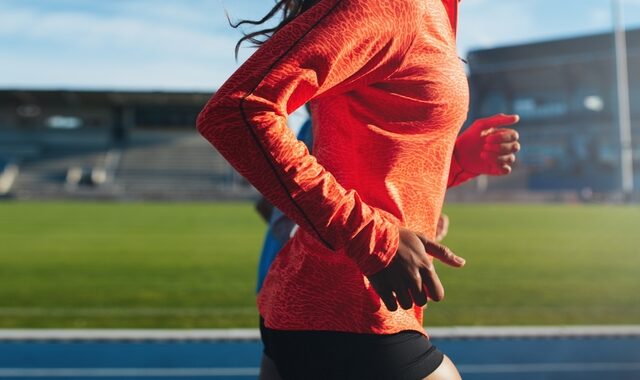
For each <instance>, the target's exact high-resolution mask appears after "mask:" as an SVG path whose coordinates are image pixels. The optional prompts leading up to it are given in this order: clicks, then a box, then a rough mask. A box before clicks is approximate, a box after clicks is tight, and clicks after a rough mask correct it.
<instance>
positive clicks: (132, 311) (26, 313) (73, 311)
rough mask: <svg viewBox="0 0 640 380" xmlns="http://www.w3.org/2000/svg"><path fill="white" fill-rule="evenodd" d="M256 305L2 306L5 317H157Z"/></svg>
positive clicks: (242, 310) (249, 309)
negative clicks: (182, 306)
mask: <svg viewBox="0 0 640 380" xmlns="http://www.w3.org/2000/svg"><path fill="white" fill-rule="evenodd" d="M257 313H258V312H257V310H256V308H255V307H254V306H239V307H228V308H227V307H202V308H197V307H195V308H194V307H192V308H188V307H187V308H178V307H175V308H171V307H51V308H47V307H0V316H3V317H39V316H48V317H105V316H109V317H156V316H193V317H197V316H217V315H233V314H242V315H249V314H252V315H256V318H257V315H258V314H257Z"/></svg>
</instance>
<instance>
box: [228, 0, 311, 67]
mask: <svg viewBox="0 0 640 380" xmlns="http://www.w3.org/2000/svg"><path fill="white" fill-rule="evenodd" d="M318 1H320V0H276V5H275V6H274V7H273V8H271V10H270V11H269V13H267V15H266V16H264V17H263V18H261V19H260V20H242V21H240V22H238V23H236V24H234V23H233V22H231V20H230V19H229V24H230V25H231V26H232V27H233V28H237V27H239V26H241V25H262V24H264V23H265V22H267V21H269V20H271V19H272V18H274V17H275V16H276V15H277V14H278V13H280V14H281V18H282V21H280V23H279V24H278V25H276V26H274V27H273V28H267V29H262V30H258V31H255V32H251V33H245V35H244V37H242V38H241V39H240V41H238V43H237V44H236V50H235V53H236V59H237V58H238V52H239V51H240V46H241V45H242V43H243V42H245V41H249V42H251V43H252V44H253V46H260V45H262V44H263V43H265V42H266V41H267V40H268V39H269V37H271V36H272V35H273V34H274V33H275V32H277V31H278V30H280V29H281V28H282V27H283V26H285V25H287V24H288V23H289V22H290V21H291V20H293V19H294V18H296V17H297V16H299V15H300V14H302V13H303V12H305V11H306V10H307V9H309V8H311V7H312V6H314V5H315V4H316V3H317V2H318ZM227 18H229V15H227Z"/></svg>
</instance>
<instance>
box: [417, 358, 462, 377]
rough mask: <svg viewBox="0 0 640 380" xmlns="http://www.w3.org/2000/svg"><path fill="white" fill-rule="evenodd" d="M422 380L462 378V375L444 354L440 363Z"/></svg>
mask: <svg viewBox="0 0 640 380" xmlns="http://www.w3.org/2000/svg"><path fill="white" fill-rule="evenodd" d="M423 380H462V377H461V376H460V373H459V372H458V369H457V368H456V366H455V364H453V362H452V361H451V359H449V357H448V356H447V355H445V356H444V360H443V361H442V364H440V366H439V367H438V368H437V369H436V370H435V371H434V372H433V373H432V374H430V375H429V376H427V377H425V378H424V379H423Z"/></svg>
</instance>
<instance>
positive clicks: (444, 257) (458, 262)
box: [416, 234, 466, 267]
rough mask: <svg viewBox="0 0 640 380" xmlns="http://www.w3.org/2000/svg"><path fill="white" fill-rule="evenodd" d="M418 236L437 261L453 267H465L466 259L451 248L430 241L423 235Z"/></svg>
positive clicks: (428, 252)
mask: <svg viewBox="0 0 640 380" xmlns="http://www.w3.org/2000/svg"><path fill="white" fill-rule="evenodd" d="M416 235H417V236H418V238H419V239H420V241H421V242H422V244H423V245H424V249H425V250H426V251H427V254H428V255H429V256H433V257H435V258H436V259H438V260H440V261H442V262H443V263H445V264H447V265H450V266H453V267H462V266H464V264H465V262H466V261H465V259H463V258H462V257H460V256H457V255H456V254H455V253H453V252H452V251H451V250H450V249H449V248H447V247H445V246H444V245H442V244H439V243H436V242H433V241H431V240H429V239H428V238H427V237H426V236H424V235H423V234H416Z"/></svg>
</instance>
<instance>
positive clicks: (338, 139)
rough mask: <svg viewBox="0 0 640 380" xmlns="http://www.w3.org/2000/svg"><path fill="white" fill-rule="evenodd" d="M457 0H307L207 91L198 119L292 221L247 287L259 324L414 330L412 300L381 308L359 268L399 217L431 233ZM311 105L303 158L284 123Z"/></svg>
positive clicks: (442, 176) (460, 109)
mask: <svg viewBox="0 0 640 380" xmlns="http://www.w3.org/2000/svg"><path fill="white" fill-rule="evenodd" d="M456 19H457V0H320V1H319V3H318V4H317V5H315V6H314V7H312V8H311V9H310V10H308V11H307V12H305V13H303V14H302V15H300V16H298V17H297V18H296V19H295V20H294V21H293V22H291V23H290V24H288V25H287V26H286V27H284V28H283V29H281V30H280V31H279V32H278V33H276V34H275V35H274V36H273V37H272V38H271V39H269V41H268V42H267V43H266V44H264V45H263V46H262V47H261V48H260V49H259V50H258V51H257V52H256V53H255V54H254V55H253V56H252V57H251V58H250V59H249V60H248V61H247V62H246V63H245V64H244V65H243V66H242V67H241V68H240V69H239V70H238V71H236V73H235V74H234V75H233V76H232V77H231V78H230V79H229V80H228V81H227V82H226V83H225V84H224V85H223V86H222V88H220V89H219V91H218V92H217V93H216V94H215V96H213V98H212V99H211V100H210V101H209V103H208V104H207V105H206V107H205V108H204V110H203V111H202V112H201V113H200V115H199V117H198V130H199V131H200V133H202V135H203V136H204V137H206V138H207V139H208V140H209V141H210V142H211V144H213V145H214V146H215V147H216V148H217V149H218V150H219V151H220V153H221V154H222V155H223V156H224V157H225V158H226V159H227V160H228V161H229V162H230V163H231V164H232V165H233V166H234V168H236V169H237V170H238V172H239V173H240V174H242V175H243V176H245V177H246V178H247V179H248V180H249V181H250V182H251V184H253V185H254V186H255V187H256V188H257V189H258V190H259V191H260V192H261V193H262V194H264V196H265V197H266V198H267V199H268V200H269V201H271V202H272V203H273V204H274V205H275V206H276V207H278V208H279V209H281V210H282V211H283V212H284V213H285V214H286V215H288V216H289V217H291V218H292V219H293V220H294V221H295V222H296V223H298V224H299V225H300V227H301V228H300V230H299V231H298V232H297V233H296V235H295V236H294V237H293V239H292V240H291V241H290V242H289V243H288V244H287V245H286V246H285V247H284V248H283V250H282V251H281V252H280V253H279V254H278V257H277V258H276V261H275V262H274V263H273V265H272V267H271V270H270V272H269V275H268V276H267V279H266V282H265V284H264V287H263V288H262V290H261V292H260V294H259V297H258V305H259V310H260V313H261V315H262V316H263V317H264V318H265V323H266V326H267V327H270V328H274V329H282V330H329V331H349V332H358V333H377V334H388V333H395V332H398V331H402V330H416V331H420V332H423V328H422V309H421V308H420V307H416V308H414V309H413V310H408V311H406V310H402V309H400V310H398V311H395V312H389V311H388V310H387V309H386V308H385V306H384V305H383V304H382V302H381V300H380V298H379V297H378V296H377V294H376V293H375V291H374V290H373V289H372V288H371V287H370V285H369V282H368V280H367V278H366V277H365V275H367V274H372V273H375V272H377V271H379V270H381V269H382V268H384V267H385V266H386V265H388V263H389V262H390V261H391V259H392V258H393V256H394V254H395V252H396V250H397V246H398V226H403V227H406V228H410V229H412V230H415V231H420V232H423V233H425V234H426V235H427V236H430V237H433V235H434V233H435V228H436V225H437V219H438V216H439V214H440V211H441V207H442V203H443V200H444V194H445V191H446V189H447V185H449V186H451V185H453V184H455V183H454V182H455V181H459V180H461V179H467V178H468V177H469V175H467V174H465V173H462V172H461V170H460V169H459V168H458V167H455V166H454V167H452V166H451V157H452V152H453V148H454V143H455V140H456V136H457V134H458V131H459V129H460V127H461V126H462V123H463V122H464V120H465V118H466V114H467V107H468V88H467V81H466V77H465V74H464V71H463V68H462V64H461V62H460V60H459V58H458V55H457V52H456V48H455V24H456ZM309 101H310V102H311V108H312V115H313V125H314V146H313V150H314V155H313V156H311V155H310V154H309V152H308V151H307V149H306V148H305V146H304V144H303V143H301V142H298V141H297V140H296V138H295V135H294V134H293V133H292V132H291V131H290V130H289V129H288V128H287V125H286V120H287V116H288V115H289V114H290V113H291V112H293V111H294V110H296V109H297V108H299V107H300V106H302V105H303V104H305V103H306V102H309Z"/></svg>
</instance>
